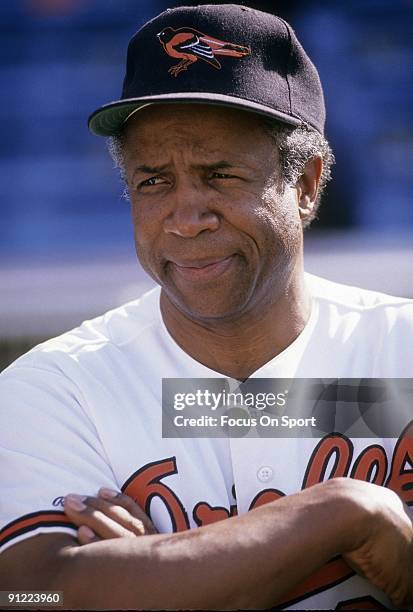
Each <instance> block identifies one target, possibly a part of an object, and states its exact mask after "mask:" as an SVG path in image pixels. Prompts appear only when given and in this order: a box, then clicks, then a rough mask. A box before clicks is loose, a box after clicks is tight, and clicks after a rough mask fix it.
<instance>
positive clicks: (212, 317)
mask: <svg viewBox="0 0 413 612" xmlns="http://www.w3.org/2000/svg"><path fill="white" fill-rule="evenodd" d="M166 295H167V297H168V300H169V301H170V302H171V303H172V305H173V306H174V307H175V308H177V309H178V310H179V311H180V312H181V313H182V314H184V315H185V316H187V317H189V318H190V319H192V320H193V321H198V322H204V323H207V322H210V323H213V322H218V321H219V322H222V323H224V322H226V321H227V322H229V321H233V320H234V319H236V318H238V317H239V316H241V315H242V312H243V311H244V309H245V301H243V300H237V299H234V297H235V296H234V295H231V296H228V295H225V296H224V295H223V296H219V295H217V293H216V292H213V295H212V298H213V299H208V296H207V295H205V294H204V292H199V291H198V292H194V293H193V294H188V293H185V294H183V293H181V292H179V293H175V292H173V293H171V292H170V291H168V290H166Z"/></svg>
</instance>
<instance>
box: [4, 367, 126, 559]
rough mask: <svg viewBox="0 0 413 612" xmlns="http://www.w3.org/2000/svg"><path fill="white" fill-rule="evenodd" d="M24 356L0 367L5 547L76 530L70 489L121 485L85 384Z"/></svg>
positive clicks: (85, 491) (88, 491) (91, 492)
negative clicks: (68, 502) (68, 509)
mask: <svg viewBox="0 0 413 612" xmlns="http://www.w3.org/2000/svg"><path fill="white" fill-rule="evenodd" d="M19 361H20V360H19ZM19 361H18V362H16V364H15V365H13V366H11V367H10V368H8V369H7V370H5V371H4V372H3V373H1V374H0V551H3V550H5V549H6V548H8V547H9V546H11V545H12V544H14V543H16V542H19V541H21V540H23V539H26V538H28V537H31V536H34V535H37V534H39V533H50V532H65V533H70V534H72V535H75V534H76V529H75V526H74V525H73V524H72V523H70V521H69V520H68V519H67V517H66V515H65V514H64V512H63V497H64V496H65V495H67V494H68V493H79V494H81V495H96V493H97V490H98V489H99V487H101V486H107V487H110V488H112V489H113V488H116V487H117V484H116V482H115V477H114V474H113V471H112V469H111V467H110V464H109V462H108V460H107V457H106V456H105V451H104V448H103V447H102V444H101V442H100V439H99V436H98V433H97V431H96V428H95V426H94V424H93V422H92V420H91V419H90V417H89V416H88V413H87V409H86V406H85V401H84V399H83V398H82V395H81V392H80V390H79V388H78V387H77V386H76V385H75V384H74V383H73V382H72V381H71V380H70V379H69V378H68V377H67V376H66V375H65V374H64V373H63V372H60V371H58V370H57V369H56V370H55V371H53V369H51V368H42V367H34V366H32V365H25V363H24V359H23V362H22V363H21V365H18V364H19Z"/></svg>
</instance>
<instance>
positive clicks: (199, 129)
mask: <svg viewBox="0 0 413 612" xmlns="http://www.w3.org/2000/svg"><path fill="white" fill-rule="evenodd" d="M267 132H268V128H267V127H266V123H265V119H264V118H262V117H260V116H259V115H257V114H255V113H250V112H247V111H240V110H237V109H229V108H225V107H220V106H216V107H214V106H211V105H202V104H159V105H152V106H150V107H146V108H144V109H142V111H141V112H137V113H134V114H133V115H132V116H131V117H130V118H129V120H128V121H127V122H126V124H125V128H124V130H123V135H124V139H125V141H126V142H129V143H131V144H132V143H133V142H134V141H135V140H136V139H138V140H140V141H141V143H142V141H143V140H144V141H145V144H151V143H157V144H160V143H165V144H166V143H167V142H168V141H169V140H171V139H173V140H174V141H175V140H177V139H183V140H184V139H186V140H191V142H192V144H193V146H194V147H198V148H203V147H205V146H206V145H208V148H211V146H212V147H213V146H214V143H216V145H217V146H218V145H219V144H222V143H225V142H227V141H228V139H231V140H237V141H243V140H248V141H251V140H252V139H254V137H255V139H256V140H257V142H256V144H257V146H259V136H261V135H262V134H264V133H267Z"/></svg>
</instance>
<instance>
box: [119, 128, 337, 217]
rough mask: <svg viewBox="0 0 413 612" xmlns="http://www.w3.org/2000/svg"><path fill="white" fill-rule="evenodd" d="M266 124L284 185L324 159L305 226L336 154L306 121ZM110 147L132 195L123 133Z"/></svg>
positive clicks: (314, 213) (315, 215) (327, 179)
mask: <svg viewBox="0 0 413 612" xmlns="http://www.w3.org/2000/svg"><path fill="white" fill-rule="evenodd" d="M263 125H264V129H265V130H266V132H267V133H268V134H269V135H270V136H271V138H272V139H273V141H274V144H275V146H276V147H277V149H278V151H279V156H280V163H281V171H282V176H281V180H282V183H283V186H284V187H285V186H286V185H289V186H294V185H295V184H296V183H297V181H298V180H299V178H300V177H301V176H302V174H303V173H304V167H305V165H306V163H307V162H308V161H309V160H310V159H314V158H315V157H320V158H321V159H322V161H323V169H322V172H321V177H320V183H319V188H318V195H317V200H316V202H315V206H314V208H313V210H312V212H311V215H310V216H309V217H308V218H307V219H306V220H305V221H304V223H303V227H308V225H310V223H311V222H312V221H313V220H314V219H315V218H316V217H317V212H318V208H319V205H320V201H321V196H322V194H323V192H324V188H325V186H326V184H327V183H328V181H329V180H330V179H331V168H332V166H333V164H334V155H333V152H332V150H331V148H330V145H329V143H328V142H327V140H326V139H325V138H324V136H322V135H321V134H320V133H319V132H317V131H315V130H314V129H312V128H310V127H308V126H307V125H305V124H302V125H299V126H297V127H292V126H289V125H286V124H282V123H280V122H278V121H272V120H270V119H264V120H263ZM108 150H109V153H110V156H111V157H112V159H113V162H114V164H115V168H118V170H119V173H120V178H121V180H122V181H123V183H124V186H125V189H124V192H123V196H124V197H125V198H126V199H129V192H128V187H127V181H126V169H125V161H124V160H125V157H124V139H123V136H122V134H119V135H116V136H111V137H110V138H108Z"/></svg>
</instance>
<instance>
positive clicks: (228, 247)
mask: <svg viewBox="0 0 413 612" xmlns="http://www.w3.org/2000/svg"><path fill="white" fill-rule="evenodd" d="M125 169H126V176H127V181H128V185H129V190H130V197H131V202H132V217H133V223H134V231H135V243H136V251H137V254H138V258H139V260H140V262H141V264H142V266H143V268H144V269H145V270H146V271H147V272H148V273H149V274H150V276H152V278H153V279H155V281H156V282H157V283H159V284H160V285H161V286H162V288H163V290H164V292H165V293H166V295H167V297H168V298H169V300H170V302H172V304H174V306H175V307H177V308H178V309H179V310H180V311H182V312H184V313H185V314H186V315H189V316H190V317H191V318H193V319H195V320H208V319H217V318H220V319H226V320H234V319H236V318H238V317H239V316H240V315H243V314H245V313H249V312H251V310H254V309H255V310H256V311H257V312H259V309H260V308H262V306H263V305H264V304H269V303H272V302H273V301H275V300H277V299H279V297H280V296H281V295H282V294H283V293H284V292H285V291H286V286H287V282H288V279H289V278H290V276H291V273H292V270H293V269H294V266H295V264H296V262H297V260H298V259H299V258H300V256H301V251H302V226H301V221H300V216H299V211H298V204H297V193H296V190H295V189H293V188H291V187H285V188H283V187H282V184H281V175H280V168H279V159H278V153H277V151H276V147H275V145H274V142H273V141H272V139H271V137H270V136H269V135H268V134H267V133H266V131H265V129H264V128H263V124H262V122H261V120H260V119H259V118H258V117H256V116H255V115H253V114H250V113H247V112H243V111H236V110H232V109H226V108H218V107H212V106H206V105H164V106H154V107H151V108H149V109H145V110H142V111H140V112H138V113H136V115H135V116H134V117H133V118H131V119H130V120H129V122H128V124H127V128H126V133H125Z"/></svg>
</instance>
